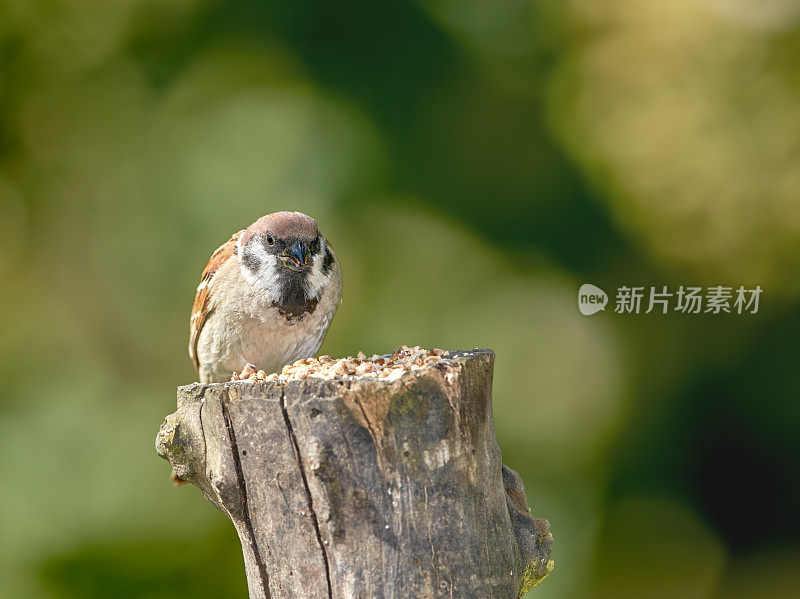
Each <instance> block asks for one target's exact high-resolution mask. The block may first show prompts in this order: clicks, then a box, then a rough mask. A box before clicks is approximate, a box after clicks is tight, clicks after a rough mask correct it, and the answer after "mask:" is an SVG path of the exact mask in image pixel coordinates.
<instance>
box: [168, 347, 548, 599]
mask: <svg viewBox="0 0 800 599" xmlns="http://www.w3.org/2000/svg"><path fill="white" fill-rule="evenodd" d="M450 356H451V357H452V358H451V359H447V360H443V361H442V362H438V363H436V364H433V365H430V366H426V367H425V368H423V369H420V370H415V371H410V372H406V373H405V374H403V375H402V377H401V378H399V379H398V380H394V381H386V380H380V379H366V378H358V377H345V378H341V379H335V380H322V379H313V378H309V379H307V380H305V381H296V382H289V383H285V384H281V383H272V382H270V383H251V382H235V383H219V384H209V385H200V384H194V385H189V386H186V387H181V388H179V389H178V411H177V412H175V413H174V414H172V415H170V416H168V417H167V419H166V421H165V422H164V424H163V425H162V427H161V431H160V432H159V435H158V437H157V439H156V447H157V450H158V453H159V455H161V456H162V457H165V458H167V459H168V460H169V461H170V463H171V464H172V466H173V468H174V470H175V472H176V473H177V475H178V476H180V477H181V478H183V479H184V480H187V481H189V482H191V483H193V484H195V485H196V486H197V487H198V488H200V490H201V491H202V492H203V495H204V496H205V497H206V498H207V499H208V500H209V501H210V502H211V503H213V504H214V505H215V506H217V508H219V509H220V510H222V511H223V512H224V513H225V514H227V515H228V516H229V517H230V519H231V521H232V522H233V524H234V525H235V527H236V530H237V531H238V533H239V537H240V539H241V542H242V548H243V552H244V559H245V567H246V572H247V579H248V585H249V589H250V597H251V599H266V598H268V597H271V598H272V599H284V598H294V599H302V598H322V599H324V598H337V599H339V598H341V599H345V598H347V599H350V598H363V599H370V598H378V597H384V598H392V599H408V598H425V597H457V598H462V599H463V598H476V599H477V598H480V599H486V598H515V597H519V596H521V595H522V594H524V592H526V591H527V590H529V589H530V588H532V587H533V586H534V585H535V584H536V583H538V582H539V581H541V580H542V579H543V578H544V577H545V576H546V575H547V574H548V573H549V572H550V570H551V569H552V568H553V562H552V560H551V559H550V544H551V542H552V536H551V535H550V533H549V531H548V523H547V521H545V520H540V519H537V518H533V517H532V515H531V513H530V510H529V508H528V504H527V500H526V498H525V492H524V489H523V487H522V482H521V481H520V479H519V477H518V476H517V474H516V473H515V472H513V471H512V470H510V469H508V468H506V467H505V466H502V464H501V458H500V450H499V448H498V445H497V441H496V439H495V434H494V424H493V421H492V407H491V388H492V371H493V364H494V354H493V353H492V352H491V351H489V350H473V351H470V352H452V353H451V354H450Z"/></svg>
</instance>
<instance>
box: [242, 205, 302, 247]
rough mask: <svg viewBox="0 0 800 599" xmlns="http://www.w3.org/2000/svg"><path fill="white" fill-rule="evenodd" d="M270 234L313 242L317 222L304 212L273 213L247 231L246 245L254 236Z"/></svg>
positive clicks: (259, 220) (262, 218)
mask: <svg viewBox="0 0 800 599" xmlns="http://www.w3.org/2000/svg"><path fill="white" fill-rule="evenodd" d="M266 233H270V234H272V235H274V236H275V237H276V238H278V239H287V238H289V237H291V238H295V239H303V240H308V241H310V240H312V239H314V238H315V237H316V236H317V233H318V231H317V221H315V220H314V219H313V218H311V217H310V216H308V215H307V214H303V213H302V212H273V213H272V214H267V215H266V216H262V217H261V218H259V219H258V220H257V221H256V222H254V223H253V224H252V225H250V226H249V227H247V230H246V231H245V239H243V240H242V241H243V242H244V243H246V242H247V240H248V239H249V238H250V237H252V236H253V235H264V234H266Z"/></svg>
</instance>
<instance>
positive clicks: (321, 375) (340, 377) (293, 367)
mask: <svg viewBox="0 0 800 599" xmlns="http://www.w3.org/2000/svg"><path fill="white" fill-rule="evenodd" d="M493 357H494V352H492V350H490V349H473V350H450V351H446V350H442V349H430V350H429V349H425V348H423V347H420V346H415V347H408V346H405V345H401V346H400V347H399V348H398V349H396V350H395V351H394V352H393V353H391V354H383V355H378V354H375V355H373V356H371V357H367V356H366V355H364V353H363V352H358V355H357V356H356V357H353V356H348V357H347V358H338V359H337V358H331V357H330V356H320V357H319V358H304V359H301V360H297V361H296V362H294V363H293V364H287V365H286V366H284V367H283V369H282V370H281V372H279V373H272V374H269V375H267V374H265V373H264V372H263V371H261V370H260V371H258V372H257V373H254V374H253V375H251V376H249V377H247V378H243V379H236V378H234V379H232V380H231V381H229V382H226V383H210V384H208V385H202V386H204V387H214V386H225V387H228V386H239V385H244V384H247V383H264V382H266V383H270V382H272V383H279V384H282V385H283V384H291V383H295V384H298V385H302V384H303V382H304V381H310V380H315V381H341V382H344V381H348V382H350V381H365V382H366V381H369V380H374V381H376V382H377V381H381V382H394V381H397V380H399V379H401V378H404V376H407V375H410V374H412V373H414V374H417V373H422V372H424V371H426V370H428V369H433V368H437V367H441V366H452V365H454V364H455V363H457V362H463V361H467V360H469V359H476V358H478V359H483V360H486V359H489V360H491V359H492V358H493ZM197 386H201V385H200V384H199V383H193V384H192V385H186V386H183V387H179V390H182V391H190V390H191V389H194V388H196V387H197Z"/></svg>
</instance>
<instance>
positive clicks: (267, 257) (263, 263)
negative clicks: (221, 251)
mask: <svg viewBox="0 0 800 599" xmlns="http://www.w3.org/2000/svg"><path fill="white" fill-rule="evenodd" d="M238 245H239V247H237V248H236V253H237V255H238V256H239V270H240V271H241V273H242V276H243V277H244V280H245V281H247V282H248V283H250V284H251V285H258V286H259V287H263V288H265V289H267V290H269V291H271V292H273V293H275V292H276V290H277V288H278V269H277V265H276V263H275V256H273V255H271V254H270V253H269V252H267V250H266V248H264V246H263V245H261V244H260V243H259V239H258V237H257V236H253V237H252V238H251V239H250V242H249V243H248V244H247V247H246V248H242V247H241V240H239V244H238ZM243 250H244V251H246V252H247V254H248V255H249V256H250V257H253V258H255V259H256V260H257V261H258V270H257V271H253V270H252V269H251V268H248V267H247V266H246V265H245V264H244V261H243V260H242V251H243Z"/></svg>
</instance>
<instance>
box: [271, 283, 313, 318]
mask: <svg viewBox="0 0 800 599" xmlns="http://www.w3.org/2000/svg"><path fill="white" fill-rule="evenodd" d="M304 280H305V276H304V275H301V274H300V273H290V272H285V273H281V274H280V275H278V281H279V285H280V290H281V291H280V297H279V298H278V301H274V302H272V305H273V306H275V307H276V308H278V311H279V312H280V313H281V315H282V316H284V317H286V320H288V321H292V320H296V319H299V318H302V317H303V316H305V315H306V314H312V313H313V312H314V310H316V308H317V304H318V303H319V298H312V297H309V296H308V294H307V293H306V290H305V286H304V285H303V282H304Z"/></svg>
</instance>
